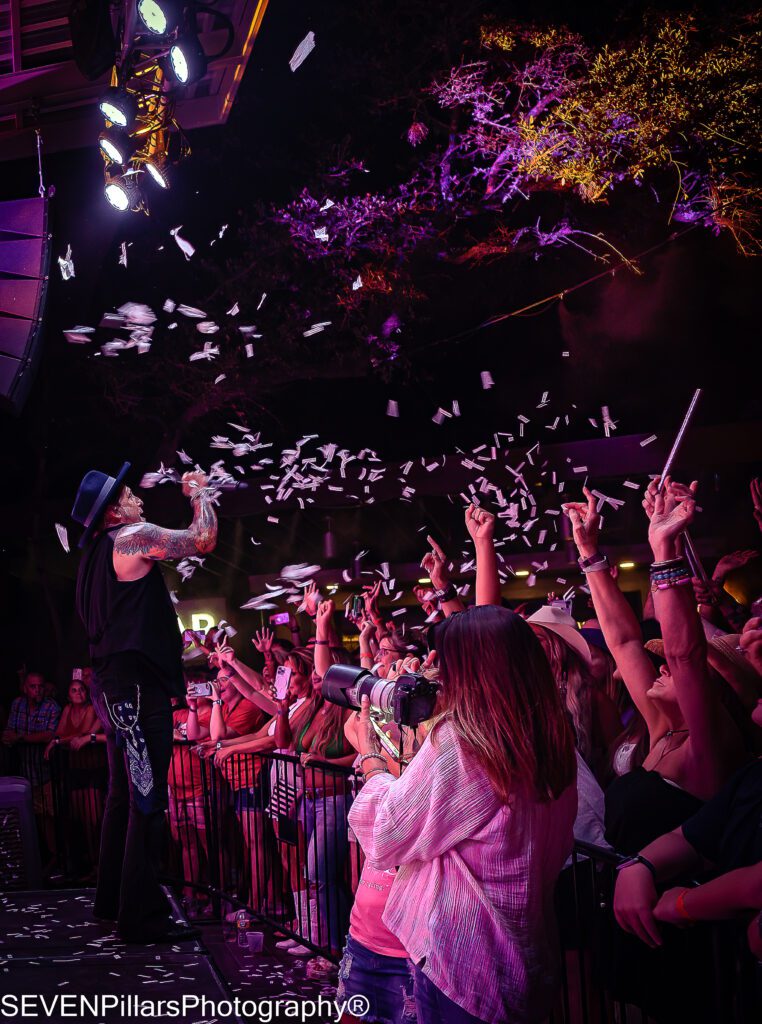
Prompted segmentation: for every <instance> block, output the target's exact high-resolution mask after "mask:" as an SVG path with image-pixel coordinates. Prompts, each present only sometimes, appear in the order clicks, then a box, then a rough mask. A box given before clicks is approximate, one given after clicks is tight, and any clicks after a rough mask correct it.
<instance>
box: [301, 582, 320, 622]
mask: <svg viewBox="0 0 762 1024" xmlns="http://www.w3.org/2000/svg"><path fill="white" fill-rule="evenodd" d="M319 604H320V591H319V590H318V585H317V583H315V581H314V580H313V582H312V583H310V584H309V585H308V586H307V587H306V588H305V590H304V610H305V611H306V612H307V614H308V615H309V616H310V617H311V618H313V619H314V617H315V615H316V613H317V609H318V605H319Z"/></svg>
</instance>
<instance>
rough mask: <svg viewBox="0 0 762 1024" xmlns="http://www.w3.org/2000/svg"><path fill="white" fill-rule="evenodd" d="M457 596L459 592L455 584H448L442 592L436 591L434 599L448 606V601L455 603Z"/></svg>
mask: <svg viewBox="0 0 762 1024" xmlns="http://www.w3.org/2000/svg"><path fill="white" fill-rule="evenodd" d="M457 596H458V591H457V588H456V586H455V584H454V583H448V584H447V586H445V587H442V589H441V590H435V591H434V598H435V600H437V601H439V602H440V604H446V602H447V601H454V600H455V598H456V597H457Z"/></svg>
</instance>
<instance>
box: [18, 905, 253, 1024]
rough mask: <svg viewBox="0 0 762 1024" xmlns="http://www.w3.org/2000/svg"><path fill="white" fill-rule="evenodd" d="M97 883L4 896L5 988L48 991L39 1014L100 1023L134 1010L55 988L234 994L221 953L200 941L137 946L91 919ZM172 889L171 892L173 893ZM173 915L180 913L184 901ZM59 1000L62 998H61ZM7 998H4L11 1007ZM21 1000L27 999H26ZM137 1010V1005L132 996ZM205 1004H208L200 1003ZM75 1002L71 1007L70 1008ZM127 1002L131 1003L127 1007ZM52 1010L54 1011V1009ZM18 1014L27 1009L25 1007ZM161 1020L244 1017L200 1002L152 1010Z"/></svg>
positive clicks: (146, 995) (212, 996)
mask: <svg viewBox="0 0 762 1024" xmlns="http://www.w3.org/2000/svg"><path fill="white" fill-rule="evenodd" d="M93 895H94V890H92V889H68V890H55V891H51V890H36V891H26V892H14V893H7V894H5V895H3V896H0V977H1V979H2V980H1V981H0V992H2V993H3V998H4V999H6V997H7V996H9V995H12V996H16V997H18V998H19V999H20V997H21V996H24V995H34V996H35V997H41V996H45V997H46V1002H45V1004H44V1006H43V1005H42V1004H40V1003H36V1004H35V1006H34V1009H35V1011H36V1012H37V1013H39V1017H40V1019H47V1020H49V1021H55V1022H58V1021H60V1022H62V1024H63V1022H64V1021H67V1020H68V1021H87V1020H90V1021H92V1022H93V1024H96V1022H99V1021H100V1022H103V1024H110V1022H111V1021H125V1020H129V1019H130V1018H131V1017H132V1018H133V1019H135V1020H139V1019H140V1015H139V1014H138V1013H137V1012H136V1013H135V1014H134V1016H133V1015H132V1012H131V1009H130V1004H129V1003H125V1002H124V1001H122V1002H120V1003H119V1006H115V1007H114V1008H113V1009H112V1008H111V1007H109V1006H108V1005H107V1006H106V1007H105V1012H104V1013H96V1014H92V1015H91V1014H90V1012H89V1008H88V1010H87V1012H86V1014H82V1015H80V1013H79V1010H76V1011H74V1009H73V1004H72V1003H70V1002H68V1001H67V1000H64V1001H63V1002H62V1001H61V1000H55V997H56V996H64V995H67V996H71V995H75V996H76V997H77V998H78V997H80V996H83V997H88V998H90V1000H91V1003H92V997H94V996H98V997H99V998H100V999H101V1000H102V997H103V996H115V997H117V998H120V999H124V998H127V997H133V1000H134V998H135V997H137V998H139V999H146V1000H150V1001H151V1002H152V1003H156V1004H158V1003H159V1001H169V1000H180V999H182V996H183V994H185V993H187V994H190V995H192V996H198V997H200V998H201V997H206V998H207V999H208V1000H210V1001H212V1002H214V1003H215V1004H217V1005H219V1004H224V1002H225V1001H229V1000H230V999H231V998H232V997H231V993H230V991H229V989H228V987H227V985H226V984H225V982H224V980H223V979H222V977H221V975H220V973H219V971H218V970H217V967H216V965H215V964H214V961H213V960H212V958H211V956H210V955H209V953H208V952H207V950H206V949H205V947H204V946H203V945H202V944H201V943H199V942H184V943H182V944H177V945H174V946H165V945H149V946H142V947H139V946H135V945H129V946H128V945H126V944H125V943H123V942H121V941H120V940H119V939H118V938H117V937H116V935H115V934H114V932H113V928H112V927H111V926H110V925H108V924H101V923H98V922H96V921H93V920H91V918H90V911H91V908H92V901H93ZM168 895H169V894H168ZM172 903H173V911H174V914H173V916H174V917H176V918H178V919H181V918H182V913H181V911H180V908H179V906H178V905H177V903H176V902H175V901H174V899H173V900H172ZM54 1000H55V1001H54ZM8 1005H9V1004H8V1003H7V1001H6V1002H5V1003H4V1004H3V1006H4V1009H7V1006H8ZM19 1006H20V1004H19ZM133 1006H135V1008H136V1010H137V1005H136V1004H135V1003H134V1001H133ZM200 1006H203V1004H200ZM70 1008H71V1011H72V1012H69V1010H70ZM125 1008H126V1009H125ZM47 1010H51V1011H52V1012H50V1013H48V1012H46V1011H47ZM18 1017H19V1019H22V1018H21V1013H20V1012H19V1014H18ZM150 1019H152V1020H155V1021H162V1022H163V1021H170V1020H172V1021H175V1024H177V1021H178V1020H180V1021H185V1022H187V1024H194V1022H195V1024H202V1022H204V1024H217V1022H218V1021H220V1022H221V1021H223V1020H225V1021H226V1022H236V1024H238V1022H239V1021H241V1020H242V1018H241V1017H237V1016H235V1015H230V1016H229V1015H227V1014H226V1015H225V1016H224V1017H223V1016H216V1015H212V1014H206V1015H204V1014H202V1012H201V1009H200V1008H199V1009H198V1010H197V1012H196V1013H195V1015H194V1013H193V1010H192V1009H191V1011H190V1012H189V1013H188V1014H187V1015H182V1016H178V1015H177V1014H174V1015H173V1014H171V1013H170V1012H169V1011H167V1012H165V1013H162V1012H161V1008H159V1013H158V1014H157V1015H153V1014H151V1016H150Z"/></svg>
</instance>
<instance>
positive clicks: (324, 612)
mask: <svg viewBox="0 0 762 1024" xmlns="http://www.w3.org/2000/svg"><path fill="white" fill-rule="evenodd" d="M333 612H334V608H333V601H321V602H320V604H319V605H318V610H317V616H316V617H315V628H316V636H315V671H316V672H317V674H318V675H319V676H320V678H321V679H322V678H323V676H324V675H325V674H326V672H327V671H328V669H329V668H330V667H331V654H330V651H331V638H332V637H335V636H336V630H335V629H334V628H333Z"/></svg>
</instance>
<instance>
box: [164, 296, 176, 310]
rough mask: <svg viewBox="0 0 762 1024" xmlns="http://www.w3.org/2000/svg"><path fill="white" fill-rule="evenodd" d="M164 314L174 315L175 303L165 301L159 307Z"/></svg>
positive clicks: (169, 300)
mask: <svg viewBox="0 0 762 1024" xmlns="http://www.w3.org/2000/svg"><path fill="white" fill-rule="evenodd" d="M161 308H162V309H163V310H164V312H165V313H174V311H175V309H176V308H177V303H175V302H173V301H172V299H166V300H165V302H164V305H163V306H162V307H161Z"/></svg>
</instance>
